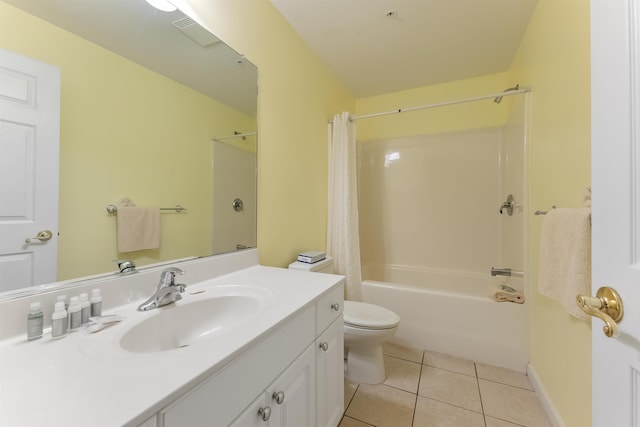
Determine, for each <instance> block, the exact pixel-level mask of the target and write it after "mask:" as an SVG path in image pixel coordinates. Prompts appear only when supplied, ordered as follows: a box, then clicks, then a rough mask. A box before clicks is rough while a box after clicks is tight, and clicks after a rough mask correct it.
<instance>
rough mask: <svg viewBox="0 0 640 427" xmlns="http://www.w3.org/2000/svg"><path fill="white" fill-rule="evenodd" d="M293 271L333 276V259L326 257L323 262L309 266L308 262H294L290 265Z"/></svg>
mask: <svg viewBox="0 0 640 427" xmlns="http://www.w3.org/2000/svg"><path fill="white" fill-rule="evenodd" d="M289 268H290V269H291V270H303V271H315V272H316V273H329V274H333V258H331V257H330V256H328V257H326V258H325V259H323V260H322V261H318V262H314V263H313V264H308V263H306V262H300V261H296V262H292V263H291V264H289Z"/></svg>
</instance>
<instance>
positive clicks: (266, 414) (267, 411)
mask: <svg viewBox="0 0 640 427" xmlns="http://www.w3.org/2000/svg"><path fill="white" fill-rule="evenodd" d="M258 416H259V417H260V418H261V419H262V421H269V418H270V417H271V408H270V407H268V406H267V407H265V408H260V409H258Z"/></svg>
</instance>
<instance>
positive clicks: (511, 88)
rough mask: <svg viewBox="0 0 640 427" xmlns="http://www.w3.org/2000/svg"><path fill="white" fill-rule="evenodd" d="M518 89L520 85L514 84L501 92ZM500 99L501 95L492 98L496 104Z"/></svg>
mask: <svg viewBox="0 0 640 427" xmlns="http://www.w3.org/2000/svg"><path fill="white" fill-rule="evenodd" d="M518 89H520V85H519V84H518V85H515V86H514V87H510V88H508V89H505V90H503V91H502V92H510V91H512V90H518ZM501 101H502V96H496V97H495V98H493V102H495V103H496V104H500V102H501Z"/></svg>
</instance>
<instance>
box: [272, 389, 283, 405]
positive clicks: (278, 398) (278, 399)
mask: <svg viewBox="0 0 640 427" xmlns="http://www.w3.org/2000/svg"><path fill="white" fill-rule="evenodd" d="M271 398H272V399H273V400H275V401H276V403H277V404H278V405H281V404H282V402H284V391H274V392H273V394H272V395H271Z"/></svg>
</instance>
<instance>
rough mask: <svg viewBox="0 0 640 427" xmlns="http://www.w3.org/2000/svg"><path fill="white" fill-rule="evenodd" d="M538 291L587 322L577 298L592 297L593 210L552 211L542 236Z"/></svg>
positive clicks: (587, 317) (568, 209) (584, 208)
mask: <svg viewBox="0 0 640 427" xmlns="http://www.w3.org/2000/svg"><path fill="white" fill-rule="evenodd" d="M538 268H539V273H538V291H539V292H540V293H541V294H542V295H545V296H548V297H551V298H554V299H556V300H558V301H560V303H561V304H562V306H563V307H564V309H565V310H566V311H567V312H568V313H569V314H571V315H572V316H574V317H577V318H578V319H583V320H587V319H589V318H590V317H589V315H587V314H586V313H584V312H583V311H582V310H581V309H580V308H579V307H578V304H577V303H576V295H578V294H583V295H590V294H591V208H589V207H583V208H562V209H551V210H550V211H549V212H548V213H547V215H545V218H544V221H543V223H542V233H541V236H540V259H539V265H538Z"/></svg>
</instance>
